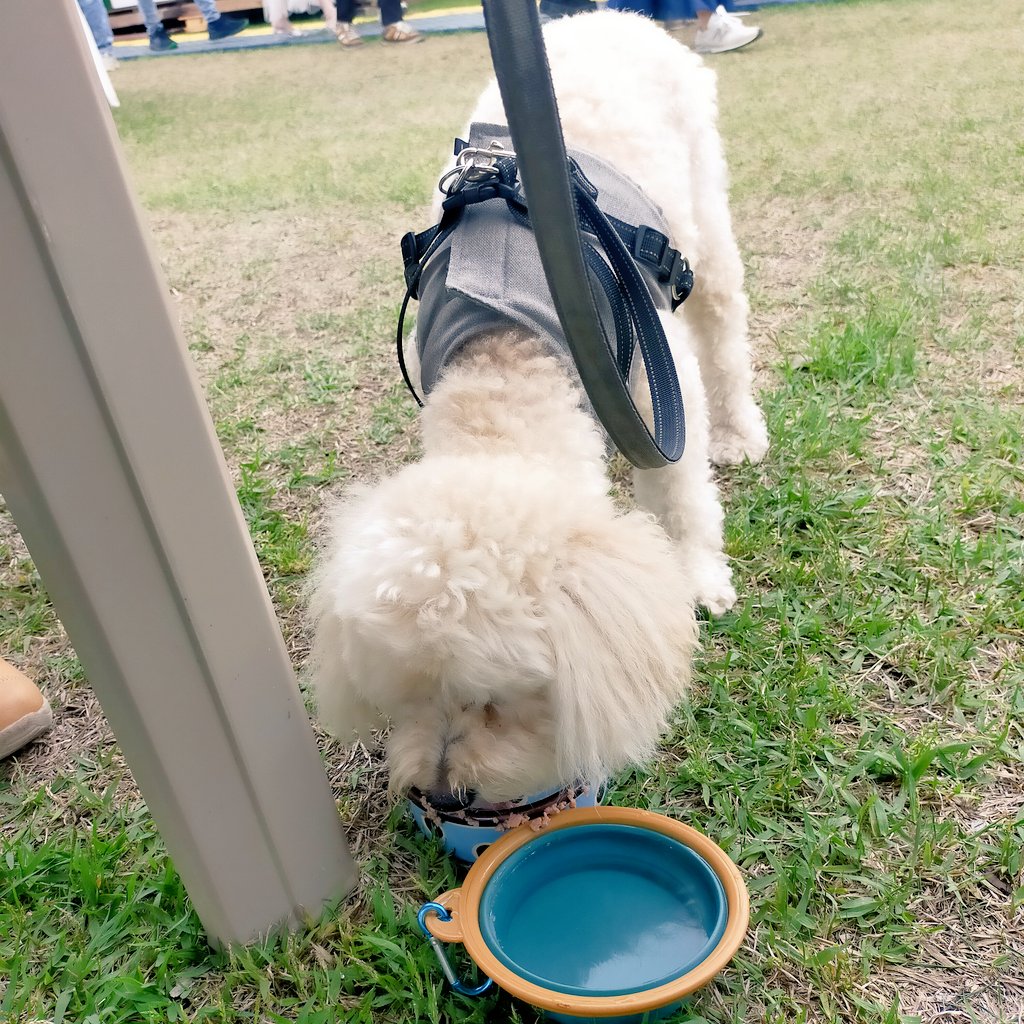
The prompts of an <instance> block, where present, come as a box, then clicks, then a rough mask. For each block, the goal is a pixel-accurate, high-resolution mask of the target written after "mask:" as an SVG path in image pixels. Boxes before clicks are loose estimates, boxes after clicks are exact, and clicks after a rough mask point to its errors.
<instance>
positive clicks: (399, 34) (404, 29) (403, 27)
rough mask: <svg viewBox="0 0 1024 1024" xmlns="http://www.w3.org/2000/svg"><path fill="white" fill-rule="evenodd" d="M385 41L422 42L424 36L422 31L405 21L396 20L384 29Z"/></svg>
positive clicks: (383, 37)
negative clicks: (411, 26)
mask: <svg viewBox="0 0 1024 1024" xmlns="http://www.w3.org/2000/svg"><path fill="white" fill-rule="evenodd" d="M381 38H382V39H383V40H384V42H385V43H422V42H423V39H424V36H423V33H422V32H417V31H416V29H414V28H410V27H409V26H408V25H407V24H406V23H405V22H404V21H396V22H394V23H393V24H391V25H388V26H386V27H385V29H384V35H383V36H382V37H381Z"/></svg>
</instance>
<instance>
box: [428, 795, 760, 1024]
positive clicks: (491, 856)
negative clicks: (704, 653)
mask: <svg viewBox="0 0 1024 1024" xmlns="http://www.w3.org/2000/svg"><path fill="white" fill-rule="evenodd" d="M597 824H601V825H633V826H638V827H640V828H645V829H648V830H650V831H654V832H660V833H662V835H666V836H670V837H671V838H673V839H675V840H677V841H678V842H680V843H682V844H683V845H684V846H688V847H689V848H690V849H691V850H693V851H694V852H695V853H698V854H699V855H700V856H701V857H703V858H704V860H705V861H707V863H708V864H709V865H710V866H711V869H712V870H713V871H714V872H715V874H716V875H717V876H718V878H719V881H721V883H722V887H723V888H724V889H725V895H726V900H727V902H728V907H729V916H728V918H727V920H726V925H725V932H724V933H723V935H722V937H721V939H719V940H718V944H717V945H716V946H715V948H714V949H713V950H712V951H711V953H710V954H709V955H708V956H707V958H706V959H704V960H703V961H701V963H699V964H697V966H696V967H694V968H693V969H692V970H689V971H687V972H686V973H685V974H682V975H680V976H679V977H678V978H675V979H673V980H672V981H670V982H666V983H665V984H664V985H659V986H657V987H656V988H649V989H644V990H643V991H642V992H631V993H629V994H627V995H620V996H579V995H571V994H569V993H566V992H556V991H554V990H553V989H549V988H543V987H542V986H540V985H535V984H534V983H533V982H531V981H527V980H526V979H525V978H522V977H520V976H519V975H518V974H516V973H515V972H514V971H512V970H510V969H509V968H508V967H506V966H505V964H503V963H502V962H501V961H500V960H499V959H498V958H497V957H496V956H495V955H494V954H493V953H492V952H491V950H490V948H489V947H488V945H487V943H486V941H485V940H484V937H483V935H482V934H481V932H480V922H479V911H480V900H481V898H482V896H483V892H484V889H485V888H486V887H487V882H488V881H489V880H490V878H491V876H492V875H493V874H494V872H495V871H496V870H497V869H498V866H499V865H500V864H501V863H502V862H503V861H504V860H505V859H506V858H507V857H508V856H509V855H510V854H512V853H513V852H514V851H516V850H518V849H519V848H520V847H521V846H525V845H526V844H527V843H529V842H530V841H531V840H533V839H536V838H538V837H539V836H542V835H545V834H546V833H548V832H553V831H557V830H558V829H563V828H574V827H577V826H580V825H597ZM435 902H437V903H440V904H441V905H442V906H444V907H446V908H447V909H448V910H449V912H450V913H451V915H452V920H451V921H442V920H441V919H440V918H439V917H437V916H433V917H429V918H427V922H426V924H427V927H428V928H429V929H430V933H431V934H432V935H434V936H435V937H436V938H438V939H440V940H441V941H442V942H461V943H462V944H463V945H464V946H465V947H466V952H467V953H468V954H469V955H470V957H471V958H472V960H473V961H474V962H475V963H476V965H477V967H479V968H480V970H481V971H483V973H484V974H486V975H487V976H488V977H489V978H493V979H494V981H495V983H496V984H498V985H500V986H501V988H503V989H504V990H505V991H506V992H509V993H511V994H512V995H514V996H516V997H518V998H519V999H522V1000H524V1001H525V1002H528V1003H531V1004H532V1005H534V1006H539V1007H541V1008H542V1009H545V1010H554V1011H555V1012H558V1013H568V1014H575V1015H577V1016H590V1017H616V1016H620V1015H625V1014H630V1013H642V1012H644V1011H646V1010H653V1009H655V1008H656V1007H659V1006H667V1005H669V1004H670V1003H674V1002H677V1001H678V1000H680V999H682V998H683V997H685V996H688V995H689V994H690V993H691V992H696V991H697V989H699V988H702V987H703V986H704V985H706V984H707V983H708V982H709V981H711V979H712V978H714V977H715V975H716V974H718V973H719V972H720V971H721V970H722V968H724V967H725V966H726V964H728V962H729V961H730V960H731V959H732V958H733V956H734V955H735V953H736V950H738V949H739V948H740V945H741V944H742V942H743V937H744V936H745V935H746V933H747V925H748V923H749V921H750V898H749V896H748V894H747V887H746V885H745V884H744V882H743V876H742V875H741V874H740V870H739V868H738V867H736V865H735V864H733V862H732V861H731V860H730V859H729V857H728V855H727V854H726V852H725V851H724V850H723V849H722V848H721V847H720V846H718V845H717V844H716V843H714V842H712V841H711V840H710V839H708V837H707V836H705V835H703V834H702V833H701V832H698V831H697V830H696V829H695V828H691V827H690V826H689V825H684V824H683V823H682V822H681V821H676V820H675V819H674V818H668V817H666V816H665V815H663V814H656V813H654V812H653V811H644V810H640V809H639V808H635V807H586V808H575V809H573V810H567V811H562V812H560V813H559V814H558V815H557V816H556V817H554V818H552V819H551V821H550V822H549V824H548V826H547V827H546V828H545V829H543V830H542V831H539V832H538V831H534V830H533V829H532V828H530V826H529V825H521V826H519V828H516V829H513V830H512V831H511V832H507V833H506V834H505V835H503V836H502V837H501V838H500V839H499V840H497V841H496V842H494V843H492V844H491V846H489V847H488V848H487V849H486V850H485V851H484V852H483V853H482V854H481V855H480V857H479V859H478V860H477V861H476V862H475V863H474V864H473V866H472V867H471V868H470V869H469V872H468V873H467V875H466V878H465V881H464V882H463V883H462V886H461V888H458V889H452V890H451V891H449V892H446V893H444V894H443V895H442V896H439V897H438V898H437V900H436V901H435Z"/></svg>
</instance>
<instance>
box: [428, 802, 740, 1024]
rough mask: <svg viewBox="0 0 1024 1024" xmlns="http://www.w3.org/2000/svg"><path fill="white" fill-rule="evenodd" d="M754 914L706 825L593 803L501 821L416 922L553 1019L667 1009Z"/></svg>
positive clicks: (715, 962)
mask: <svg viewBox="0 0 1024 1024" xmlns="http://www.w3.org/2000/svg"><path fill="white" fill-rule="evenodd" d="M748 914H749V906H748V898H747V892H746V888H745V886H744V884H743V881H742V878H741V876H740V874H739V871H738V870H737V868H736V867H735V865H734V864H733V863H732V861H730V860H729V858H728V857H727V856H726V855H725V853H724V851H722V850H721V849H720V848H719V847H718V846H716V845H715V844H714V843H712V842H711V840H709V839H708V838H707V837H705V836H703V835H701V834H700V833H699V832H696V831H695V830H694V829H691V828H689V827H688V826H686V825H683V824H682V823H681V822H677V821H674V820H672V819H670V818H666V817H664V816H663V815H658V814H653V813H651V812H649V811H639V810H635V809H631V808H612V807H609V808H600V807H599V808H594V809H589V810H575V811H572V810H570V811H564V812H562V813H561V814H560V815H558V817H557V818H555V819H553V821H552V822H551V824H550V825H549V826H548V827H547V829H545V830H544V831H543V832H540V833H536V832H532V831H531V830H530V829H529V827H528V826H523V827H522V828H520V829H517V830H515V831H514V832H511V833H509V834H508V835H506V836H505V837H504V838H502V839H501V840H499V841H498V842H497V843H495V844H494V845H493V846H492V847H491V848H490V849H489V850H487V851H486V852H485V853H484V855H483V856H482V857H481V858H480V859H479V860H478V861H477V863H476V864H475V865H474V866H473V867H472V868H471V869H470V871H469V874H468V875H467V877H466V880H465V883H464V884H463V886H462V888H461V889H457V890H454V891H453V892H450V893H446V894H445V895H444V896H442V897H440V898H439V899H438V900H437V901H436V903H433V904H427V906H426V907H424V908H423V910H422V911H421V912H420V923H421V927H422V928H423V929H424V931H425V933H427V934H428V935H429V936H430V937H431V939H432V941H433V942H434V944H435V947H434V948H435V951H437V952H438V955H439V957H441V958H442V959H443V958H444V953H443V950H442V949H441V947H440V944H439V943H438V942H437V940H441V941H448V942H461V943H463V944H464V945H465V947H466V950H467V952H468V953H469V955H470V956H471V957H472V959H473V960H474V961H475V962H476V964H477V966H478V967H479V968H480V970H481V971H482V972H483V973H484V974H485V975H486V976H487V977H488V978H490V979H493V980H494V981H495V982H496V983H497V984H498V985H500V986H501V987H502V988H504V989H506V990H507V991H509V992H511V993H512V994H513V995H516V996H518V997H520V998H522V999H524V1000H526V1001H527V1002H529V1003H532V1004H533V1005H534V1006H538V1007H541V1008H543V1009H545V1010H546V1011H547V1012H548V1014H549V1015H550V1016H552V1017H555V1018H556V1019H559V1020H570V1021H577V1022H578V1021H580V1020H595V1019H601V1020H616V1021H620V1022H626V1021H641V1020H653V1019H656V1018H657V1017H660V1016H663V1015H665V1014H667V1013H669V1012H672V1011H673V1010H674V1009H675V1008H677V1007H678V1006H679V1004H680V1001H681V1000H682V999H683V998H684V997H685V996H687V995H689V994H690V993H691V992H693V991H695V990H696V989H697V988H700V987H701V986H703V985H704V984H706V983H707V982H708V981H710V980H711V979H712V978H713V977H714V976H715V974H717V973H718V972H719V971H720V970H721V969H722V968H723V967H724V966H725V965H726V964H727V963H728V961H729V960H730V959H731V958H732V956H733V954H734V953H735V952H736V949H737V948H738V947H739V945H740V943H741V942H742V940H743V936H744V934H745V933H746V928H747V920H748ZM443 967H444V968H445V973H446V975H447V976H448V977H449V981H451V982H452V983H453V984H454V985H455V987H456V988H457V989H458V990H459V991H463V992H465V991H467V989H466V987H465V986H464V985H461V983H459V982H458V980H457V978H456V977H455V975H454V972H453V971H452V970H451V968H450V966H449V965H448V964H447V961H446V960H444V959H443ZM482 988H483V986H482V987H480V988H477V989H475V990H472V991H474V992H479V991H481V990H482Z"/></svg>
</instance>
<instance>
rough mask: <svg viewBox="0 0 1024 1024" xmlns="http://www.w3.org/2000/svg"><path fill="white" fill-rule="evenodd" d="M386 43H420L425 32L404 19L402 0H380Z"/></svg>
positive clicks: (381, 19)
mask: <svg viewBox="0 0 1024 1024" xmlns="http://www.w3.org/2000/svg"><path fill="white" fill-rule="evenodd" d="M378 4H379V6H380V21H381V24H382V25H383V26H384V33H383V35H382V36H381V39H383V40H384V42H385V43H420V42H422V41H423V34H422V33H420V32H417V31H416V29H414V28H413V27H412V26H411V25H408V24H407V23H406V22H404V21H403V20H402V0H378Z"/></svg>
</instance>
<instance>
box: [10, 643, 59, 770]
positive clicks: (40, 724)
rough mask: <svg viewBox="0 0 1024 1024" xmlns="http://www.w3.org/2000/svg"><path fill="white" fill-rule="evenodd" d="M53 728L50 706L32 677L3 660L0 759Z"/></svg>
mask: <svg viewBox="0 0 1024 1024" xmlns="http://www.w3.org/2000/svg"><path fill="white" fill-rule="evenodd" d="M51 725H53V712H52V711H51V710H50V705H49V702H48V701H47V700H46V698H45V697H44V696H43V695H42V694H41V693H40V692H39V690H38V689H36V686H35V684H34V683H33V682H32V680H31V679H29V678H28V676H25V675H23V674H22V673H21V672H19V671H18V670H17V669H16V668H15V667H14V666H13V665H8V664H7V662H6V661H4V660H3V659H0V757H7V756H8V754H13V753H14V752H15V751H16V750H20V749H21V748H22V747H23V746H25V744H26V743H31V742H32V740H34V739H36V738H37V737H39V736H42V735H43V733H44V732H46V731H47V730H48V729H49V728H50V726H51Z"/></svg>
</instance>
